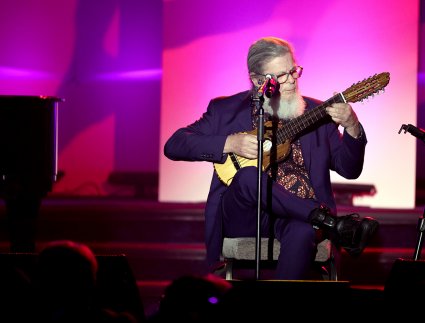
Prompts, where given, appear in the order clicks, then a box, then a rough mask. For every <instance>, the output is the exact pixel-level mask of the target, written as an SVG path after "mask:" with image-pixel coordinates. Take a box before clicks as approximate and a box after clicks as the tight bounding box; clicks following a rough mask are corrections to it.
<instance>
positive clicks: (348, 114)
mask: <svg viewBox="0 0 425 323" xmlns="http://www.w3.org/2000/svg"><path fill="white" fill-rule="evenodd" d="M326 112H327V113H328V114H329V115H330V116H331V118H332V120H333V121H335V122H336V123H337V124H339V125H341V126H342V127H344V128H345V131H347V133H348V134H349V135H350V136H351V137H354V138H357V137H358V136H359V135H360V125H359V119H358V118H357V115H356V113H355V112H354V110H353V109H352V108H351V105H349V104H348V103H334V104H332V105H331V106H329V107H327V108H326Z"/></svg>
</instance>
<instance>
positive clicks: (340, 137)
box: [164, 91, 367, 265]
mask: <svg viewBox="0 0 425 323" xmlns="http://www.w3.org/2000/svg"><path fill="white" fill-rule="evenodd" d="M304 99H305V101H306V102H307V109H312V108H314V107H316V106H318V105H319V104H321V103H322V102H321V101H318V100H315V99H312V98H308V97H304ZM324 121H326V122H324ZM319 123H320V124H319ZM319 123H318V124H317V125H315V127H314V128H313V129H312V130H311V131H309V132H307V133H305V134H304V135H302V136H301V137H300V141H301V149H302V153H303V157H304V162H305V166H306V168H307V171H308V174H309V176H310V180H311V184H312V186H313V188H314V192H315V194H316V197H317V199H318V200H319V201H320V202H322V203H324V204H326V205H327V206H328V207H330V208H331V209H332V210H333V211H334V212H335V214H336V204H335V200H334V196H333V192H332V187H331V181H330V170H334V171H336V172H337V173H338V174H339V175H341V176H342V177H344V178H347V179H355V178H357V177H359V176H360V174H361V172H362V169H363V161H364V153H365V146H366V143H367V140H366V135H365V133H364V131H363V129H362V132H363V133H362V136H361V137H360V138H359V139H354V138H352V137H351V136H350V135H348V134H346V133H345V132H344V133H343V134H341V133H340V132H339V130H338V127H337V125H336V124H335V123H334V122H332V120H331V119H330V118H324V119H322V120H320V122H319ZM251 129H252V120H251V92H250V91H245V92H240V93H237V94H235V95H232V96H229V97H219V98H215V99H213V100H211V101H210V103H209V105H208V108H207V111H206V112H205V113H204V114H203V115H202V117H201V118H200V119H199V120H197V121H195V122H194V123H193V124H191V125H189V126H187V127H184V128H180V129H178V130H177V131H176V132H175V133H174V134H173V135H172V136H171V137H170V138H169V139H168V141H167V142H166V144H165V146H164V154H165V156H166V157H168V158H169V159H171V160H184V161H208V162H213V163H222V162H224V161H225V160H226V158H227V155H223V148H224V143H225V141H226V138H227V136H228V135H229V134H232V133H236V132H242V131H247V130H251ZM226 188H227V186H226V185H224V184H223V183H222V182H221V181H220V179H219V178H218V176H217V174H216V173H215V171H214V172H213V175H212V181H211V187H210V191H209V194H208V198H207V202H206V207H205V243H206V247H207V259H208V261H209V263H210V264H211V265H213V264H214V263H215V262H216V261H218V260H219V259H220V254H221V248H222V240H223V237H222V233H221V231H222V230H221V225H222V223H221V217H220V215H219V214H220V212H218V208H219V205H220V198H221V194H222V193H223V192H224V191H225V190H226Z"/></svg>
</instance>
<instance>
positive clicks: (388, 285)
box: [384, 258, 425, 309]
mask: <svg viewBox="0 0 425 323" xmlns="http://www.w3.org/2000/svg"><path fill="white" fill-rule="evenodd" d="M384 293H385V298H386V301H387V304H390V305H391V304H397V305H409V306H410V305H412V306H413V305H414V304H419V302H421V303H423V297H424V296H425V261H423V260H409V259H403V258H398V259H396V260H395V262H394V264H393V267H392V268H391V271H390V274H389V277H388V278H387V280H386V282H385V286H384ZM406 309H408V308H406ZM412 309H413V308H412Z"/></svg>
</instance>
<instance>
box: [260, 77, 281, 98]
mask: <svg viewBox="0 0 425 323" xmlns="http://www.w3.org/2000/svg"><path fill="white" fill-rule="evenodd" d="M279 87H280V84H279V82H278V81H277V79H276V77H275V76H274V75H272V74H267V75H266V79H265V80H264V82H263V84H261V85H260V87H259V88H258V90H257V93H258V96H263V95H265V96H266V97H268V98H269V99H270V98H271V97H272V96H273V95H274V94H275V93H276V92H277V91H279Z"/></svg>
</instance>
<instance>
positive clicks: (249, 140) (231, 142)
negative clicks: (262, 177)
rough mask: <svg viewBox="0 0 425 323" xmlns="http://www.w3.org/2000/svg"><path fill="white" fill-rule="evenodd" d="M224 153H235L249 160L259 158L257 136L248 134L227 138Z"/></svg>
mask: <svg viewBox="0 0 425 323" xmlns="http://www.w3.org/2000/svg"><path fill="white" fill-rule="evenodd" d="M223 153H235V154H236V155H239V156H242V157H244V158H248V159H255V158H257V156H258V140H257V136H255V135H252V134H247V133H235V134H233V135H229V136H227V139H226V143H225V144H224V149H223Z"/></svg>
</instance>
